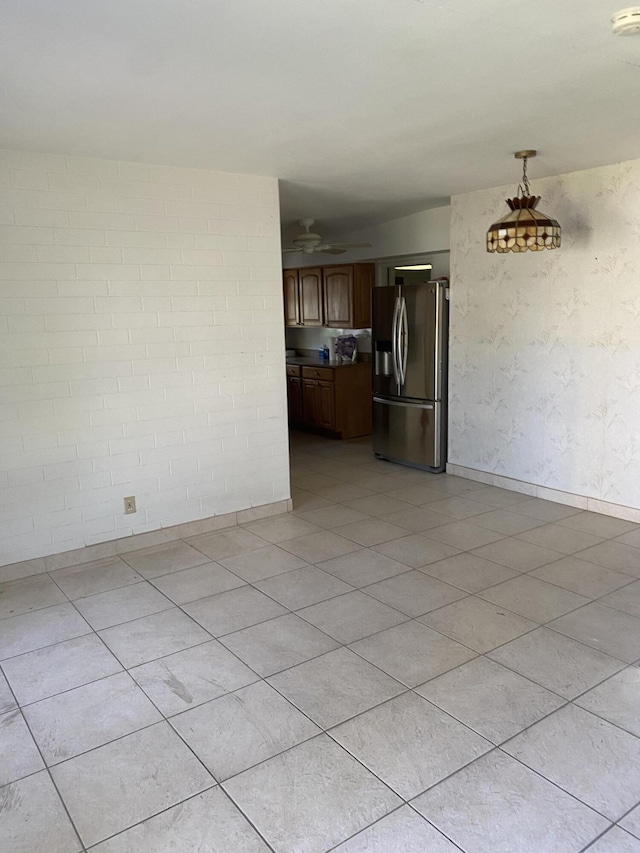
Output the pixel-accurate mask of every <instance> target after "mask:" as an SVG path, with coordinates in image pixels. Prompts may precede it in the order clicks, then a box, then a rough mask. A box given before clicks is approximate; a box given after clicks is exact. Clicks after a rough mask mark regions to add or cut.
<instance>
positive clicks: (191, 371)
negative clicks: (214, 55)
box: [0, 151, 289, 565]
mask: <svg viewBox="0 0 640 853" xmlns="http://www.w3.org/2000/svg"><path fill="white" fill-rule="evenodd" d="M278 213H279V211H278V195H277V181H276V180H275V179H274V178H266V177H258V176H253V175H232V174H226V173H218V172H205V171H201V170H196V169H186V168H172V167H166V166H150V165H146V164H143V163H116V162H112V161H108V160H93V159H88V158H82V157H63V156H59V155H51V154H31V153H25V152H14V151H0V565H6V564H9V563H14V562H18V561H20V560H29V559H35V558H37V557H40V556H45V555H49V554H53V553H57V552H61V551H67V550H72V549H76V548H81V547H83V546H87V545H93V544H95V543H99V542H106V541H109V540H112V539H117V538H121V537H125V536H129V535H131V534H134V533H142V532H145V531H150V530H157V529H158V528H160V527H167V526H171V525H174V524H180V523H183V522H186V521H192V520H195V519H199V518H205V517H208V516H211V515H219V514H225V513H230V512H235V511H237V510H242V509H246V508H249V507H252V506H259V505H262V504H266V503H271V502H275V501H280V500H285V499H287V498H288V497H289V461H288V450H287V432H286V399H285V384H284V369H283V361H284V332H283V324H282V306H281V299H282V294H281V285H280V281H281V279H280V266H281V255H280V231H279V224H278V220H279V215H278ZM126 495H135V496H136V499H137V507H138V511H137V513H136V514H135V515H124V514H123V498H124V497H125V496H126Z"/></svg>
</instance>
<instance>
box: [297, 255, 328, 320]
mask: <svg viewBox="0 0 640 853" xmlns="http://www.w3.org/2000/svg"><path fill="white" fill-rule="evenodd" d="M298 278H299V298H300V302H299V305H300V324H301V325H302V326H322V325H323V316H322V267H313V268H307V269H301V270H298Z"/></svg>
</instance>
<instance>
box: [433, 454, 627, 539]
mask: <svg viewBox="0 0 640 853" xmlns="http://www.w3.org/2000/svg"><path fill="white" fill-rule="evenodd" d="M447 474H453V475H455V476H456V477H464V478H465V479H467V480H475V481H476V482H477V483H486V484H487V485H488V486H498V487H499V488H500V489H509V490H510V491H512V492H520V493H521V494H524V495H530V496H531V497H532V498H542V499H543V500H545V501H553V502H554V503H559V504H566V505H567V506H574V507H577V508H578V509H584V510H588V511H589V512H599V513H601V514H602V515H611V516H613V517H614V518H623V519H624V520H625V521H634V522H636V523H637V524H640V509H638V508H636V507H630V506H624V505H623V504H616V503H612V502H611V501H603V500H600V499H599V498H590V497H587V495H578V494H575V493H573V492H563V491H560V490H559V489H550V488H548V487H547V486H539V485H537V484H536V483H527V482H526V481H525V480H515V479H513V478H511V477H503V476H502V475H500V474H491V473H489V472H488V471H479V470H478V469H476V468H465V467H464V465H452V464H449V463H447Z"/></svg>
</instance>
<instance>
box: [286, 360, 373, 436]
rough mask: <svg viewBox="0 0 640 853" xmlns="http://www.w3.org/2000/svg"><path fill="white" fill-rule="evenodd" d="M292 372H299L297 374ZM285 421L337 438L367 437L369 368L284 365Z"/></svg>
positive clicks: (369, 396)
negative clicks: (285, 371)
mask: <svg viewBox="0 0 640 853" xmlns="http://www.w3.org/2000/svg"><path fill="white" fill-rule="evenodd" d="M296 371H299V373H297V372H296ZM287 391H288V399H289V422H290V423H291V425H292V426H303V427H306V428H307V429H310V430H316V431H318V432H323V433H331V434H332V435H334V436H336V437H337V438H356V437H358V436H361V435H370V434H371V365H370V364H365V363H360V364H354V365H348V366H345V367H341V366H337V367H297V366H293V365H287Z"/></svg>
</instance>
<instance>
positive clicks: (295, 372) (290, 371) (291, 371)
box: [287, 364, 300, 376]
mask: <svg viewBox="0 0 640 853" xmlns="http://www.w3.org/2000/svg"><path fill="white" fill-rule="evenodd" d="M287 376H300V365H298V364H288V365H287Z"/></svg>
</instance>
